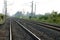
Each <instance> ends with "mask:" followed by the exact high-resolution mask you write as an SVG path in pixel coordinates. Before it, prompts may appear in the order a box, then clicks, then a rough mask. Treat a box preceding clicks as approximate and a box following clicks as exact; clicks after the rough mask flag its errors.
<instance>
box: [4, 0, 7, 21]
mask: <svg viewBox="0 0 60 40" xmlns="http://www.w3.org/2000/svg"><path fill="white" fill-rule="evenodd" d="M4 13H5V20H6V15H7V0H4Z"/></svg>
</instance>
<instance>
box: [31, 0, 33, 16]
mask: <svg viewBox="0 0 60 40" xmlns="http://www.w3.org/2000/svg"><path fill="white" fill-rule="evenodd" d="M31 7H32V9H31V16H33V1H32V6H31Z"/></svg>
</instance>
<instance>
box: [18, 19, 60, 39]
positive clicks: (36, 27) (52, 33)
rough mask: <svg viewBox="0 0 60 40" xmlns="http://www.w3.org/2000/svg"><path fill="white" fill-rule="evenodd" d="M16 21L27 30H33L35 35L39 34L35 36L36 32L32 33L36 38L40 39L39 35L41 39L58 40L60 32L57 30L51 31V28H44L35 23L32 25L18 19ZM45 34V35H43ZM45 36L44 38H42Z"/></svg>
mask: <svg viewBox="0 0 60 40" xmlns="http://www.w3.org/2000/svg"><path fill="white" fill-rule="evenodd" d="M18 21H19V22H20V23H21V24H23V25H24V26H25V27H26V28H28V29H29V30H31V31H32V30H33V29H34V30H35V31H36V32H37V34H38V33H39V35H37V34H36V32H34V31H32V32H34V33H35V34H36V35H37V36H38V37H40V38H41V36H40V35H41V34H42V36H43V37H42V38H44V39H46V40H60V31H59V29H60V28H59V29H58V30H56V29H53V28H49V27H48V28H47V27H46V26H42V25H40V24H39V25H38V24H37V23H35V22H34V23H33V22H31V21H26V20H23V19H18ZM45 34H46V35H45ZM44 35H45V36H44Z"/></svg>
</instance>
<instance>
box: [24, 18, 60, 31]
mask: <svg viewBox="0 0 60 40" xmlns="http://www.w3.org/2000/svg"><path fill="white" fill-rule="evenodd" d="M23 21H26V22H27V21H28V22H29V23H31V24H35V25H40V26H43V27H46V28H50V29H53V30H56V31H59V32H60V25H57V24H56V25H54V24H49V23H43V22H35V21H29V20H24V19H23ZM28 22H27V23H28Z"/></svg>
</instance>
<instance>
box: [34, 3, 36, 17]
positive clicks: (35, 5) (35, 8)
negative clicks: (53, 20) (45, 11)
mask: <svg viewBox="0 0 60 40" xmlns="http://www.w3.org/2000/svg"><path fill="white" fill-rule="evenodd" d="M35 14H36V3H35ZM35 14H34V16H35Z"/></svg>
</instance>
